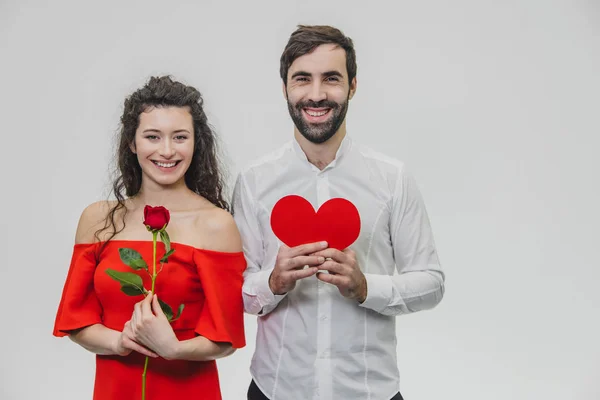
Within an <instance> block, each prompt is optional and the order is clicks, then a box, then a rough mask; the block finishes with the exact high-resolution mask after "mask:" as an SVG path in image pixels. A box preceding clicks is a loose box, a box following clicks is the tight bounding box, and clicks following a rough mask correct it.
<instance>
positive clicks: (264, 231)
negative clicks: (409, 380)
mask: <svg viewBox="0 0 600 400" xmlns="http://www.w3.org/2000/svg"><path fill="white" fill-rule="evenodd" d="M291 194H295V195H300V196H302V197H304V198H305V199H307V200H308V201H309V202H310V203H311V204H312V205H313V207H314V208H315V210H317V209H318V208H319V207H320V206H321V205H322V204H323V203H324V202H326V201H327V200H329V199H331V198H334V197H342V198H345V199H347V200H350V201H351V202H352V203H354V205H355V206H356V207H357V209H358V211H359V214H360V218H361V231H360V235H359V237H358V239H357V240H356V242H355V243H354V244H353V245H351V246H350V248H351V249H352V250H354V251H355V253H356V257H357V260H358V263H359V265H360V267H361V270H362V271H363V273H364V274H365V277H366V280H367V293H368V294H367V298H366V300H365V301H364V302H363V303H362V304H359V303H358V302H357V301H356V300H350V299H347V298H345V297H343V296H342V295H341V294H340V293H339V291H338V289H337V287H335V286H333V285H330V284H327V283H323V282H321V281H319V280H318V279H316V277H315V276H312V277H309V278H306V279H303V280H300V281H298V282H297V284H296V287H295V288H294V289H293V290H291V291H290V292H289V293H286V294H285V295H281V296H277V295H274V294H273V293H272V292H271V290H270V288H269V276H270V274H271V271H272V270H273V268H274V265H275V259H276V256H277V251H278V249H279V246H280V244H281V242H280V241H279V240H278V239H277V237H276V236H275V235H274V234H273V231H272V230H271V226H270V216H271V210H272V208H273V206H274V205H275V203H276V202H277V201H278V200H279V199H280V198H282V197H283V196H286V195H291ZM233 209H234V218H235V221H236V223H237V225H238V228H239V230H240V233H241V235H242V241H243V247H244V253H245V256H246V260H247V263H248V266H247V269H246V272H245V274H244V286H243V298H244V307H245V310H246V312H248V313H250V314H255V315H258V316H259V318H258V332H257V338H256V350H255V353H254V356H253V358H252V363H251V367H250V372H251V374H252V377H253V378H254V380H255V382H256V384H257V386H258V387H259V388H260V389H261V391H262V392H263V393H264V394H265V395H266V396H267V397H268V398H269V399H271V400H280V399H282V400H309V399H321V400H335V399H345V400H352V399H356V400H389V399H390V398H392V397H393V396H394V395H395V394H396V393H397V392H398V390H399V374H398V366H397V359H396V322H395V318H394V317H395V316H396V315H400V314H407V313H411V312H415V311H420V310H426V309H430V308H432V307H434V306H435V305H436V304H437V303H439V302H440V300H441V299H442V297H443V294H444V273H443V272H442V269H441V267H440V264H439V261H438V256H437V252H436V249H435V244H434V241H433V236H432V232H431V228H430V224H429V219H428V216H427V213H426V210H425V206H424V204H423V200H422V198H421V196H420V193H419V191H418V188H417V185H416V184H415V181H414V180H413V179H412V178H411V177H410V176H409V175H408V174H407V173H406V171H405V168H404V165H403V164H402V163H401V162H399V161H397V160H394V159H392V158H389V157H386V156H384V155H381V154H379V153H376V152H374V151H372V150H370V149H368V148H366V147H363V146H359V145H357V144H355V143H353V142H352V141H351V139H350V138H349V137H345V138H344V140H343V141H342V143H341V145H340V148H339V149H338V151H337V154H336V158H335V160H334V161H333V162H331V163H330V164H329V165H328V166H327V167H326V168H324V169H323V170H322V171H321V170H319V169H318V168H317V167H315V166H314V165H312V164H311V163H309V162H308V159H307V158H306V155H305V154H304V152H303V151H302V149H301V148H300V145H299V144H298V142H297V141H296V140H292V141H291V142H290V143H288V144H287V145H285V146H283V147H282V148H281V149H279V150H277V151H275V152H273V153H271V154H270V155H268V156H266V157H265V158H263V159H262V160H260V161H259V162H257V163H255V164H253V165H252V166H250V167H249V168H247V169H245V170H244V171H242V172H241V173H240V175H239V176H238V179H237V182H236V186H235V190H234V196H233ZM395 272H397V273H396V274H395Z"/></svg>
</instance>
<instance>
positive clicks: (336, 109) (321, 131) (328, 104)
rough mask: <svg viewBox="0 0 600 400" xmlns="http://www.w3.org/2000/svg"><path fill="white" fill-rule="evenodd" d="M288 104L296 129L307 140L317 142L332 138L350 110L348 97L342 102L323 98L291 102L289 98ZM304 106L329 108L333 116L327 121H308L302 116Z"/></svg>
mask: <svg viewBox="0 0 600 400" xmlns="http://www.w3.org/2000/svg"><path fill="white" fill-rule="evenodd" d="M287 104H288V111H289V112H290V116H291V117H292V121H294V125H296V129H298V131H299V132H300V133H301V134H302V136H304V137H305V138H306V140H308V141H310V142H312V143H315V144H320V143H324V142H326V141H328V140H329V139H331V137H332V136H333V135H335V133H336V132H337V131H338V129H340V126H342V123H343V122H344V118H346V112H347V111H348V99H346V101H345V102H344V103H341V104H340V103H336V102H334V101H329V100H321V101H319V102H315V101H312V100H308V101H299V102H298V103H296V104H291V103H290V101H289V99H288V102H287ZM303 108H329V109H330V110H329V111H328V112H330V113H332V116H331V117H329V119H328V120H327V121H326V122H323V123H317V124H313V123H310V122H308V121H306V120H305V119H304V117H303V116H302V113H303V111H302V109H303Z"/></svg>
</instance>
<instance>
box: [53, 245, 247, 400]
mask: <svg viewBox="0 0 600 400" xmlns="http://www.w3.org/2000/svg"><path fill="white" fill-rule="evenodd" d="M101 246H102V244H99V243H95V244H76V245H75V247H74V250H73V257H72V260H71V266H70V268H69V273H68V275H67V279H66V282H65V286H64V289H63V294H62V299H61V301H60V305H59V308H58V313H57V315H56V322H55V325H54V335H55V336H65V335H67V334H68V332H69V331H71V330H74V329H78V328H83V327H86V326H89V325H93V324H103V325H104V326H106V327H108V328H111V329H115V330H118V331H121V330H123V325H124V324H125V322H127V321H128V320H129V319H131V315H132V312H133V306H134V304H135V303H137V302H139V301H141V300H142V299H143V296H142V295H140V296H127V295H126V294H124V293H123V292H121V290H120V287H121V286H120V284H119V282H117V281H115V280H113V279H112V278H110V277H109V276H108V275H107V274H106V272H105V271H106V269H107V268H111V269H115V270H118V271H126V272H135V273H137V274H138V275H140V276H141V277H142V279H143V281H144V286H145V287H146V288H150V287H151V278H150V276H149V275H148V273H147V272H146V271H145V270H139V271H133V270H132V269H131V268H129V267H128V266H126V265H125V264H124V263H123V262H122V261H121V260H120V257H119V251H118V249H119V248H120V247H128V248H133V249H135V250H137V251H138V252H139V253H140V254H141V255H142V257H143V258H144V260H146V262H147V263H148V265H151V263H152V242H151V241H136V240H111V241H109V242H107V243H106V246H104V248H103V249H102V250H101ZM171 247H172V248H174V249H175V252H174V253H173V255H171V256H170V257H169V262H168V263H167V264H165V265H164V267H163V269H162V271H161V272H160V274H159V275H158V277H157V279H156V283H155V293H156V294H157V295H158V297H159V298H160V299H161V300H163V301H165V302H166V303H167V304H169V305H170V306H171V307H172V308H173V310H174V311H175V312H177V311H176V310H177V307H178V306H179V304H181V303H183V304H185V308H184V310H183V312H182V314H181V318H180V319H178V320H176V321H174V322H173V324H172V326H173V330H174V331H175V334H176V336H177V338H178V339H179V340H185V339H191V338H193V337H195V336H197V335H201V336H204V337H206V338H208V339H210V340H212V341H215V342H229V343H231V344H232V346H233V347H234V348H241V347H243V346H244V345H245V339H244V325H243V303H242V294H241V293H242V283H243V277H242V273H243V272H244V269H245V267H246V261H245V258H244V255H243V253H242V252H239V253H224V252H219V251H211V250H202V249H197V248H195V247H191V246H188V245H184V244H179V243H172V245H171ZM100 250H101V251H100ZM162 254H164V245H163V243H161V242H158V243H157V258H160V257H161V255H162ZM150 268H152V267H150ZM144 358H145V357H144V356H143V355H141V354H140V353H137V352H132V353H131V354H130V355H128V356H125V357H121V356H114V355H113V356H104V355H97V356H96V379H95V384H94V397H93V398H94V400H138V399H141V389H142V370H143V365H144ZM171 399H204V400H213V399H215V400H217V399H221V391H220V387H219V377H218V374H217V366H216V363H215V361H202V362H200V361H184V360H165V359H163V358H160V357H159V358H151V359H150V362H149V364H148V372H147V375H146V400H171Z"/></svg>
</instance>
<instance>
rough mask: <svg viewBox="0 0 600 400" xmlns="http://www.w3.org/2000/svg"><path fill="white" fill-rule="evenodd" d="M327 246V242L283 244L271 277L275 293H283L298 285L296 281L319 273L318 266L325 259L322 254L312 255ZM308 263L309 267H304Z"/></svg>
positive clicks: (271, 286)
mask: <svg viewBox="0 0 600 400" xmlns="http://www.w3.org/2000/svg"><path fill="white" fill-rule="evenodd" d="M326 248H327V242H316V243H309V244H303V245H300V246H296V247H288V246H286V245H285V244H283V245H281V247H280V248H279V252H278V253H277V259H276V261H275V268H273V272H271V276H270V277H269V287H270V288H271V292H273V294H277V295H281V294H285V293H287V292H289V291H290V290H292V289H293V288H294V287H296V281H297V280H299V279H304V278H308V277H309V276H313V275H314V274H316V273H317V270H318V268H317V266H320V265H321V264H323V262H324V261H325V258H324V257H322V256H320V255H310V254H312V253H315V252H318V251H320V250H323V249H326ZM305 265H308V268H304V266H305Z"/></svg>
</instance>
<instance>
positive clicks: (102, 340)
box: [69, 324, 121, 355]
mask: <svg viewBox="0 0 600 400" xmlns="http://www.w3.org/2000/svg"><path fill="white" fill-rule="evenodd" d="M120 334H121V332H119V331H115V330H113V329H109V328H107V327H105V326H104V325H102V324H95V325H90V326H87V327H85V328H82V329H78V330H76V331H72V332H71V333H70V334H69V338H70V339H71V340H72V341H74V342H75V343H77V344H78V345H80V346H81V347H83V348H84V349H86V350H89V351H91V352H92V353H96V354H101V355H115V354H117V352H116V350H115V349H116V347H117V342H118V340H119V335H120Z"/></svg>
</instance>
